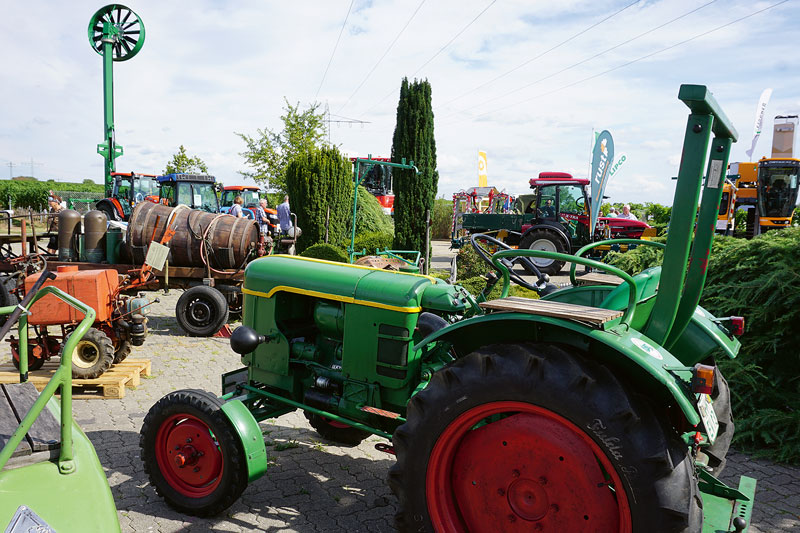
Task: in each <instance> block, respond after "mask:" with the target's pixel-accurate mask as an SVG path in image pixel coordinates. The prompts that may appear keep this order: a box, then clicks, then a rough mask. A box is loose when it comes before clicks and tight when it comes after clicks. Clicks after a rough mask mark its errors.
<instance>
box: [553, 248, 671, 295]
mask: <svg viewBox="0 0 800 533" xmlns="http://www.w3.org/2000/svg"><path fill="white" fill-rule="evenodd" d="M612 244H644V245H645V246H653V247H655V248H661V249H662V250H663V249H664V248H666V247H667V245H666V244H664V243H663V242H654V241H643V240H641V239H606V240H604V241H597V242H593V243H589V244H587V245H586V246H584V247H583V248H581V249H580V250H578V251H577V252H575V255H576V256H578V257H581V256H583V254H585V253H586V252H588V251H589V250H591V249H592V248H597V247H598V246H610V245H612ZM576 267H577V264H576V263H572V264H571V265H570V267H569V281H570V283H572V284H573V285H575V284H576V283H577V280H576V278H575V268H576Z"/></svg>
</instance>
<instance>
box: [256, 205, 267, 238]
mask: <svg viewBox="0 0 800 533" xmlns="http://www.w3.org/2000/svg"><path fill="white" fill-rule="evenodd" d="M256 223H257V224H258V227H259V229H260V230H261V234H262V235H264V236H265V237H266V236H267V235H269V219H268V218H267V199H266V198H262V199H261V200H259V201H258V207H256Z"/></svg>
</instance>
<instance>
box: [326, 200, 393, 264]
mask: <svg viewBox="0 0 800 533" xmlns="http://www.w3.org/2000/svg"><path fill="white" fill-rule="evenodd" d="M349 202H350V203H349V205H348V208H347V218H346V220H347V230H346V232H347V235H346V237H347V239H348V243H349V241H350V231H351V229H352V226H351V223H352V222H351V221H352V219H353V197H352V196H350V200H349ZM356 208H357V209H356V238H358V235H359V234H360V233H388V234H390V235H392V237H394V223H393V222H392V217H391V216H389V215H387V214H386V213H384V212H383V208H382V207H381V204H380V203H379V202H378V199H377V198H375V197H374V196H373V195H372V194H370V192H369V191H368V190H367V189H365V188H364V186H363V185H359V186H358V205H357V206H356ZM331 223H333V218H331ZM389 247H390V248H391V245H389Z"/></svg>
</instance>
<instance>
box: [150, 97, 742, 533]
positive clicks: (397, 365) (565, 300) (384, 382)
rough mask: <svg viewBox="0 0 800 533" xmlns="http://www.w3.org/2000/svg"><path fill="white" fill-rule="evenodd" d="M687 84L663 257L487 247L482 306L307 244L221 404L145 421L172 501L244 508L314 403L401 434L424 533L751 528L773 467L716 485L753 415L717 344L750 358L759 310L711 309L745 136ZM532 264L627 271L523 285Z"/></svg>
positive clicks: (250, 311)
mask: <svg viewBox="0 0 800 533" xmlns="http://www.w3.org/2000/svg"><path fill="white" fill-rule="evenodd" d="M679 98H680V99H681V100H683V101H684V103H685V104H686V105H687V106H688V107H689V108H690V109H691V114H690V116H689V120H688V125H687V131H686V138H685V141H684V150H683V160H682V164H681V168H680V173H679V180H678V184H677V190H676V193H675V203H674V207H673V218H672V225H671V227H670V234H669V241H668V244H667V245H666V255H665V259H664V267H663V269H662V268H660V267H658V268H653V269H649V270H647V271H645V272H642V273H641V274H638V275H636V276H633V277H631V276H629V275H627V274H625V273H624V272H622V271H620V270H618V269H616V268H614V267H611V266H608V265H605V264H602V263H598V262H596V261H593V260H590V259H585V258H582V257H576V256H570V255H566V254H561V253H557V252H548V251H540V250H505V251H501V252H498V253H496V254H494V255H493V256H491V257H488V256H487V259H488V260H489V261H491V263H492V265H493V266H494V267H495V268H496V270H497V272H498V274H499V277H500V278H502V282H503V297H501V298H500V299H498V300H493V301H483V302H479V301H477V300H476V299H475V298H473V296H472V295H470V294H469V293H468V292H467V291H466V290H465V289H463V288H462V287H459V286H457V285H449V284H447V283H444V282H442V281H441V280H437V279H434V278H431V277H427V276H423V275H419V274H412V273H403V272H390V271H385V270H379V269H375V268H368V267H362V266H357V265H345V264H340V263H331V262H326V261H320V260H314V259H306V258H301V257H287V256H272V257H268V258H264V259H259V260H257V261H254V262H252V263H251V264H250V265H248V267H247V270H246V273H245V281H244V287H243V289H242V292H243V293H244V295H245V296H244V325H243V326H242V327H240V328H239V329H237V330H236V331H235V332H234V334H233V336H232V338H231V347H232V349H233V350H234V351H235V352H237V353H239V354H241V356H242V362H243V364H244V365H245V367H244V368H242V369H241V370H239V371H235V372H231V373H228V374H225V375H223V376H222V396H221V397H217V396H216V395H214V394H211V393H208V392H204V391H198V390H181V391H177V392H173V393H171V394H169V395H167V396H165V397H164V398H162V399H161V400H159V401H158V402H157V403H156V404H155V405H154V406H153V407H152V408H151V410H150V412H149V413H148V415H147V417H146V418H145V421H144V424H143V427H142V432H141V441H140V444H141V448H142V459H143V461H144V465H145V469H146V471H147V473H148V475H149V477H150V480H151V482H152V484H153V485H154V486H155V488H156V490H157V491H158V492H159V494H161V496H163V497H164V499H165V500H166V501H167V502H168V503H169V504H170V505H171V506H173V507H174V508H175V509H178V510H180V511H182V512H185V513H189V514H194V515H213V514H216V513H219V512H221V511H222V510H224V509H226V508H227V507H228V506H230V505H231V504H232V503H233V502H234V501H236V499H237V498H238V497H239V495H240V494H241V493H242V491H243V490H244V489H245V486H246V485H247V483H248V482H249V481H252V480H254V479H256V478H258V477H259V476H261V475H263V474H264V473H265V472H266V469H267V457H266V451H265V446H264V441H263V436H262V432H261V429H260V428H259V422H261V421H263V420H266V419H268V418H274V417H277V416H280V415H282V414H284V413H288V412H291V411H293V410H295V409H298V408H299V409H303V410H304V411H305V414H306V416H307V418H308V420H309V422H310V424H311V425H312V426H313V427H314V428H315V429H316V430H317V431H318V432H319V434H320V435H322V436H323V437H324V438H326V439H330V440H334V441H338V442H342V443H346V444H351V445H352V444H357V443H359V442H361V441H362V440H363V439H364V438H365V437H367V436H368V435H370V434H374V435H379V436H381V437H384V438H386V439H388V440H389V441H390V443H381V444H378V445H377V446H376V447H377V448H378V449H380V450H383V451H387V452H389V453H393V454H396V457H397V462H396V464H395V465H394V466H393V467H392V468H391V470H390V471H389V485H390V486H391V488H392V490H393V491H394V492H395V494H396V495H397V497H398V500H399V512H398V515H397V517H396V520H397V525H398V527H399V529H401V530H403V531H438V532H450V531H473V532H475V531H478V532H481V531H493V532H506V531H508V532H511V531H621V532H631V531H636V532H639V531H647V532H651V533H655V532H663V531H693V532H694V531H701V529H702V530H703V531H709V532H710V531H731V532H732V531H745V530H746V529H747V527H748V523H749V519H750V513H751V510H752V509H751V505H752V500H753V494H754V492H755V480H753V479H750V478H742V480H741V482H740V484H739V486H738V488H732V487H728V486H726V485H725V484H723V483H722V482H720V481H719V480H718V479H717V478H716V477H715V476H716V475H717V474H718V473H719V472H720V471H721V470H722V468H723V467H724V464H725V455H726V453H727V449H728V446H729V444H730V439H731V436H732V432H733V422H732V419H731V416H730V403H729V396H730V394H729V391H728V388H727V384H726V382H725V380H724V379H723V377H722V376H721V375H720V373H719V372H718V370H717V369H716V367H715V365H714V357H718V356H723V357H735V355H736V353H737V351H738V349H739V346H740V344H739V342H738V340H736V339H735V337H734V334H733V333H734V332H735V331H734V330H736V329H737V328H741V327H742V324H741V323H740V321H739V320H738V319H732V318H730V319H720V318H715V317H713V316H711V315H710V314H709V313H708V312H706V311H705V310H703V309H702V308H700V307H698V305H697V302H698V299H699V296H700V293H701V291H702V287H703V284H704V279H705V266H706V263H705V258H706V255H707V253H708V250H709V247H710V246H711V242H712V239H713V235H714V221H715V219H716V209H717V206H718V205H719V201H720V195H721V191H722V189H721V186H722V183H723V181H722V178H723V177H724V176H723V174H722V172H723V171H724V169H725V168H726V166H727V160H728V154H729V151H730V146H731V143H732V142H733V141H734V140H735V138H736V132H735V130H734V129H733V127H732V126H731V124H730V123H729V122H728V120H727V118H726V117H725V115H724V114H723V113H722V112H721V110H720V109H719V107H718V106H717V103H716V101H715V100H714V99H713V97H712V96H711V94H710V93H709V92H708V91H707V90H706V88H705V87H702V86H691V85H688V86H683V87H681V90H680V94H679ZM712 132H713V133H714V137H713V141H712V136H711V133H712ZM710 142H711V151H710V156H709V143H710ZM707 159H708V160H709V162H708V171H707V172H705V162H706V160H707ZM704 175H708V179H707V180H706V181H705V190H704V193H703V201H702V206H701V209H700V220H699V222H698V224H697V228H698V229H697V232H696V234H694V239H692V236H693V233H694V221H695V213H696V206H697V200H698V198H699V194H700V188H701V184H702V183H701V182H702V181H703V176H704ZM692 241H693V243H694V245H693V246H691V244H692ZM601 244H602V243H595V244H593V245H591V246H594V245H601ZM586 251H588V250H587V249H584V250H581V254H582V253H585V252H586ZM690 253H691V257H692V261H691V263H690V266H688V269H687V263H688V258H689V256H690ZM579 255H580V254H579ZM519 256H524V257H545V258H552V259H557V260H560V261H572V262H573V263H578V264H582V265H587V266H589V267H591V268H595V269H599V270H604V271H606V272H609V273H611V274H614V275H616V276H618V277H619V278H621V282H620V283H619V284H618V285H609V284H605V285H584V286H573V287H570V288H566V289H563V290H559V291H555V292H550V291H547V292H548V294H547V295H546V296H543V297H542V298H541V299H538V300H537V299H525V298H514V297H508V296H507V294H508V288H509V280H510V279H513V277H514V276H515V275H514V274H513V272H510V271H509V265H510V264H511V261H512V260H519V259H512V258H517V257H519ZM517 279H518V280H520V281H522V282H523V283H525V281H524V280H523V279H521V278H517ZM540 281H541V280H540ZM659 289H660V290H659Z"/></svg>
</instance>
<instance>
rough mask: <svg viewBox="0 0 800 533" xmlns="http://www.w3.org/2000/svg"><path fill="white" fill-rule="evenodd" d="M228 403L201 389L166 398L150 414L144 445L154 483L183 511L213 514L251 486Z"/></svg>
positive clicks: (146, 465)
mask: <svg viewBox="0 0 800 533" xmlns="http://www.w3.org/2000/svg"><path fill="white" fill-rule="evenodd" d="M221 407H222V402H221V401H220V400H219V399H218V398H216V397H215V396H213V395H211V394H209V393H207V392H205V391H200V390H180V391H176V392H172V393H170V394H168V395H166V396H164V397H163V398H161V399H160V400H159V401H158V402H157V403H156V404H155V405H154V406H153V407H152V408H150V411H149V412H148V413H147V416H146V417H145V419H144V423H143V424H142V431H141V436H140V439H139V446H140V448H141V451H142V454H141V456H142V461H143V462H144V469H145V472H147V475H148V476H149V478H150V483H152V484H153V486H154V487H155V489H156V492H158V494H160V495H161V496H162V497H163V498H164V499H165V500H166V502H167V503H168V504H169V505H170V506H172V507H173V508H174V509H176V510H177V511H179V512H181V513H185V514H190V515H194V516H211V515H215V514H217V513H220V512H221V511H223V510H225V509H227V508H228V507H230V506H231V505H232V504H233V503H234V502H235V501H236V500H237V499H238V498H239V496H240V495H241V494H242V492H243V491H244V489H245V487H246V486H247V464H246V461H245V455H244V450H243V448H242V444H241V442H240V441H239V438H238V436H237V435H236V432H235V430H234V428H233V427H232V426H231V424H230V422H229V421H228V418H227V417H226V416H225V415H224V414H223V412H222V410H221V409H220V408H221Z"/></svg>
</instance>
